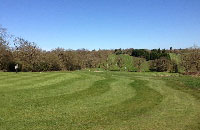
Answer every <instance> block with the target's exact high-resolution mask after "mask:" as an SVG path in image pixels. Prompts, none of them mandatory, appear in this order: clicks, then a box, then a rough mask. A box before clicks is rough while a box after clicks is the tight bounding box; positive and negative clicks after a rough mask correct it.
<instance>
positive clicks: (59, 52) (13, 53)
mask: <svg viewBox="0 0 200 130" xmlns="http://www.w3.org/2000/svg"><path fill="white" fill-rule="evenodd" d="M11 43H12V45H11ZM113 55H115V56H114V57H115V58H114V60H113V62H112V56H113ZM127 56H128V57H127ZM16 64H18V65H19V69H20V71H32V72H40V71H61V70H69V71H73V70H80V69H86V68H102V69H107V70H110V68H115V70H128V71H142V69H141V68H142V67H141V66H144V65H145V66H147V64H148V69H143V70H145V71H147V70H149V71H159V72H163V71H169V72H197V71H200V51H199V48H198V47H193V48H188V49H172V47H170V49H169V50H167V49H160V48H159V49H152V50H148V49H133V48H130V49H115V50H101V49H99V50H92V51H89V50H87V49H78V50H71V49H63V48H56V49H53V50H51V51H46V50H42V49H41V48H39V47H38V46H37V44H35V43H34V42H30V41H28V40H25V39H24V38H21V37H15V36H12V35H9V34H8V33H7V30H6V29H5V28H2V27H1V26H0V70H1V71H15V70H14V66H15V65H16ZM131 67H133V68H134V67H135V69H132V68H131Z"/></svg>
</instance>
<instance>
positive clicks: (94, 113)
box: [0, 71, 200, 130]
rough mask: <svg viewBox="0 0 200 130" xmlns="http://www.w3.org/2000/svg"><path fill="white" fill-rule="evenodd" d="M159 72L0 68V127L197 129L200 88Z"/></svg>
mask: <svg viewBox="0 0 200 130" xmlns="http://www.w3.org/2000/svg"><path fill="white" fill-rule="evenodd" d="M160 75H166V73H150V72H149V73H130V72H86V71H76V72H45V73H29V72H27V73H18V74H15V73H6V72H4V73H3V72H0V130H14V129H16V130H70V129H80V130H81V129H94V130H98V129H107V130H112V129H113V130H117V129H120V130H121V129H124V130H127V129H134V130H184V129H185V130H199V129H200V98H199V97H200V96H199V97H198V94H200V93H198V91H199V90H200V87H199V86H198V85H197V86H195V87H194V88H195V89H192V88H190V89H188V88H187V84H185V87H182V86H183V85H184V82H181V78H180V77H176V76H171V77H169V78H163V77H161V76H160ZM168 75H169V74H168ZM176 78H177V80H176V81H175V80H174V79H176ZM186 78H187V77H184V78H183V79H184V81H186ZM197 81H199V80H198V79H195V81H194V82H192V83H193V84H195V82H197ZM198 83H199V82H198ZM195 95H196V96H195Z"/></svg>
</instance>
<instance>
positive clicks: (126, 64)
mask: <svg viewBox="0 0 200 130" xmlns="http://www.w3.org/2000/svg"><path fill="white" fill-rule="evenodd" d="M119 59H120V62H119ZM139 61H140V63H141V65H140V69H139V67H138V62H139ZM104 64H106V66H107V68H106V69H108V70H110V71H129V72H130V71H142V72H147V71H149V62H147V61H146V60H145V59H144V58H139V57H133V56H129V55H124V54H121V55H115V54H112V55H109V57H108V62H106V63H104Z"/></svg>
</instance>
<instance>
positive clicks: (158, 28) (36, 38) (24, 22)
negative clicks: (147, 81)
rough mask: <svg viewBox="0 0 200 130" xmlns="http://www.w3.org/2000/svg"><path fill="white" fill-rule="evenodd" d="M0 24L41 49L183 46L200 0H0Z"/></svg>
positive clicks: (195, 40)
mask: <svg viewBox="0 0 200 130" xmlns="http://www.w3.org/2000/svg"><path fill="white" fill-rule="evenodd" d="M0 24H1V25H2V26H3V27H5V28H7V29H8V31H9V32H10V33H12V34H14V35H15V36H20V37H23V38H25V39H27V40H29V41H32V42H35V43H36V44H37V45H38V46H39V47H41V48H42V49H46V50H51V49H53V48H57V47H63V48H65V49H68V48H71V49H79V48H86V49H90V50H92V49H99V48H101V49H115V48H147V49H152V48H169V47H170V46H172V47H173V48H186V47H190V46H192V45H193V44H198V45H199V43H200V0H0Z"/></svg>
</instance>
